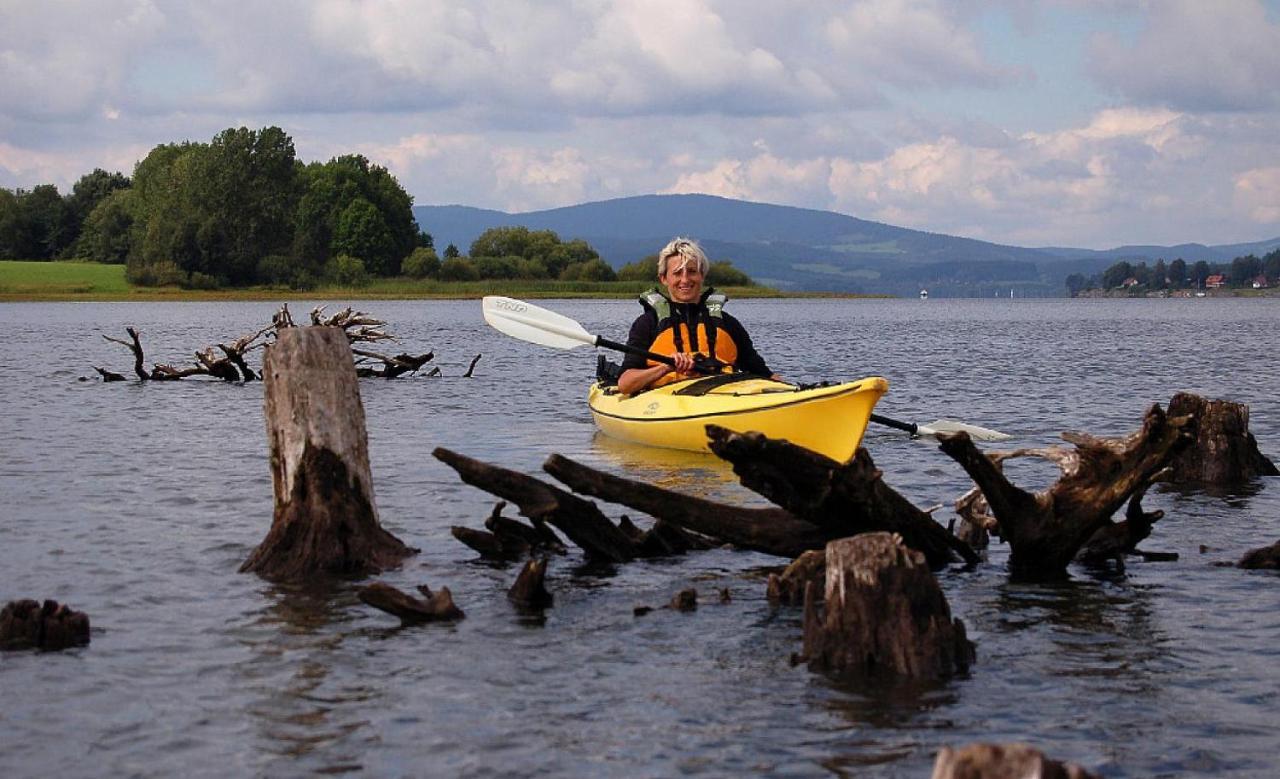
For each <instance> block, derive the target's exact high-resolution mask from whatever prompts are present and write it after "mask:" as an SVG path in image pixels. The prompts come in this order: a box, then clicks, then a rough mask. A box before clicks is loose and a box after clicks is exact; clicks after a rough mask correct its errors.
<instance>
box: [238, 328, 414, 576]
mask: <svg viewBox="0 0 1280 779" xmlns="http://www.w3.org/2000/svg"><path fill="white" fill-rule="evenodd" d="M263 373H264V381H265V399H264V404H265V408H266V422H267V438H268V441H269V443H270V449H271V482H272V486H273V488H274V490H275V511H274V516H273V518H272V522H271V530H270V531H269V532H268V533H267V537H266V538H265V539H264V540H263V542H262V543H261V544H260V545H259V546H258V548H257V549H256V550H254V552H253V554H252V555H250V556H249V559H248V560H246V561H245V563H244V565H242V566H241V567H240V570H241V571H252V572H255V573H258V574H260V575H262V576H265V577H267V578H271V579H282V580H286V579H301V578H306V577H310V576H314V575H316V574H322V575H324V574H328V575H344V576H363V575H368V574H372V573H377V572H379V571H382V570H385V569H387V568H389V567H392V566H395V565H397V564H399V563H400V562H401V560H403V559H404V558H405V557H406V556H408V555H410V554H413V553H414V552H415V551H416V550H414V549H411V548H410V547H408V546H406V545H405V544H404V543H403V542H401V541H400V539H398V538H396V537H395V536H394V535H392V534H391V533H389V532H387V531H386V530H384V529H383V528H382V527H381V526H380V525H379V523H378V514H377V509H376V508H375V506H374V499H373V477H372V474H371V473H370V470H369V451H368V436H367V433H366V432H365V418H364V406H363V405H362V404H361V402H360V389H359V386H358V384H357V381H356V374H355V367H354V363H353V361H352V357H351V348H350V346H349V345H348V341H347V336H346V334H345V333H344V332H343V331H342V329H340V328H337V327H289V328H284V329H282V330H281V331H280V333H279V336H278V338H277V341H276V343H275V345H273V346H272V347H271V348H270V349H268V350H267V354H266V356H265V357H264V358H263Z"/></svg>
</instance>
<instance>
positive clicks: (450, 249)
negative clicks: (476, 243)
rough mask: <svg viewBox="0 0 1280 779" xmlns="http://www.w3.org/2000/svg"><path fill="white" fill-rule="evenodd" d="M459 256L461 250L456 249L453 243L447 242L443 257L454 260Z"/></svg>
mask: <svg viewBox="0 0 1280 779" xmlns="http://www.w3.org/2000/svg"><path fill="white" fill-rule="evenodd" d="M461 256H462V252H460V251H458V247H456V246H454V245H453V244H449V245H448V246H446V247H444V258H445V259H446V260H456V259H457V258H459V257H461Z"/></svg>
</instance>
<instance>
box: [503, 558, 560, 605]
mask: <svg viewBox="0 0 1280 779" xmlns="http://www.w3.org/2000/svg"><path fill="white" fill-rule="evenodd" d="M546 582H547V558H545V557H543V558H540V559H537V560H530V561H529V562H527V563H525V564H524V568H521V569H520V575H519V576H517V577H516V582H515V584H513V585H511V589H509V590H507V598H508V599H509V600H510V601H511V602H512V603H514V604H516V606H518V607H520V608H524V609H545V608H546V607H548V606H550V605H551V603H552V601H553V598H552V596H551V593H549V592H547V584H546Z"/></svg>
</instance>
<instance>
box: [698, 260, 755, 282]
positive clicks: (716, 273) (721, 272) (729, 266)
mask: <svg viewBox="0 0 1280 779" xmlns="http://www.w3.org/2000/svg"><path fill="white" fill-rule="evenodd" d="M707 283H708V284H713V285H717V286H721V287H750V286H753V285H754V284H755V282H754V281H752V280H751V277H750V276H748V275H747V274H746V273H744V272H742V271H741V270H740V269H738V268H735V267H734V266H733V263H732V262H730V261H729V260H719V261H717V262H713V263H711V267H710V268H708V270H707Z"/></svg>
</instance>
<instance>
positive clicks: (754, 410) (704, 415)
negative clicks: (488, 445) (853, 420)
mask: <svg viewBox="0 0 1280 779" xmlns="http://www.w3.org/2000/svg"><path fill="white" fill-rule="evenodd" d="M833 386H839V385H833ZM862 389H863V387H862V382H859V383H857V384H854V385H853V386H851V387H842V388H841V389H840V391H839V392H830V393H826V394H823V395H814V396H811V397H807V398H796V399H795V400H791V401H788V402H786V403H770V404H769V405H766V406H755V407H750V408H735V409H728V410H725V411H704V412H700V413H697V414H689V415H688V416H672V417H654V416H647V417H636V416H629V415H626V414H615V413H610V412H608V411H602V410H600V409H598V408H595V407H592V409H591V411H592V413H595V414H599V415H600V416H604V417H610V418H612V419H624V420H626V421H628V422H687V421H690V420H694V419H710V418H712V417H723V416H730V415H734V414H762V413H765V412H767V411H771V410H773V409H780V408H787V407H788V406H794V405H797V404H800V403H813V402H815V401H819V400H828V399H831V398H838V397H840V396H842V395H847V394H850V393H853V392H861V391H862ZM796 392H808V390H804V389H801V388H799V387H796V388H794V389H787V390H761V391H760V392H725V393H719V394H716V395H712V396H711V397H715V398H751V397H756V396H758V395H783V394H792V393H796ZM605 394H606V395H612V394H621V393H609V392H607V391H606V393H605ZM630 397H632V398H634V397H637V396H636V395H631V396H630Z"/></svg>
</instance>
